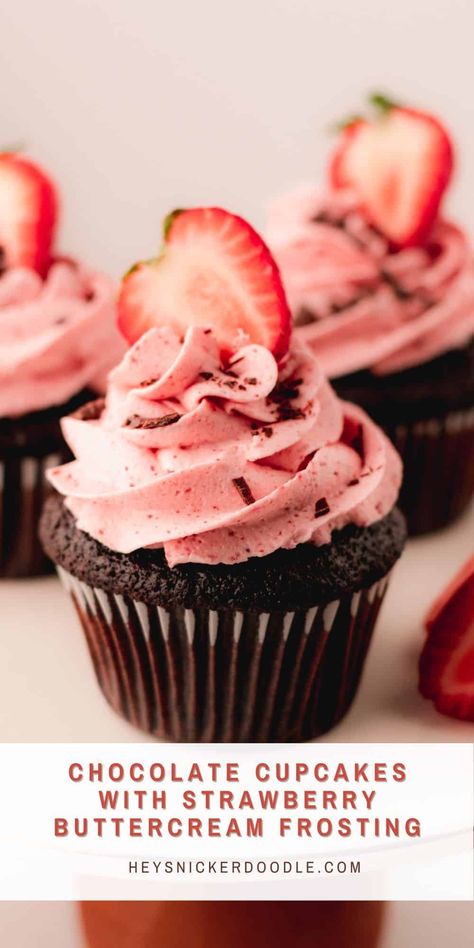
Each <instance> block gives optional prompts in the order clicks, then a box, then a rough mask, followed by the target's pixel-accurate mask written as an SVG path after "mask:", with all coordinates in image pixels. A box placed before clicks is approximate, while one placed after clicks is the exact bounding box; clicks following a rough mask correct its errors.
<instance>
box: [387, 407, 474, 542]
mask: <svg viewBox="0 0 474 948" xmlns="http://www.w3.org/2000/svg"><path fill="white" fill-rule="evenodd" d="M385 430H386V431H387V434H388V436H389V438H390V440H391V441H392V442H393V444H394V445H395V447H396V449H397V451H398V453H399V454H400V455H401V458H402V460H403V467H404V478H403V485H402V489H401V493H400V499H399V506H400V507H401V509H402V510H403V513H404V514H405V516H406V518H407V522H408V532H409V533H410V534H411V535H412V536H415V535H416V534H421V533H429V532H431V531H432V530H439V529H441V528H442V527H445V526H447V525H448V524H449V523H452V521H454V520H456V518H457V517H459V516H460V515H461V514H462V513H463V511H464V510H465V509H466V507H467V506H468V504H469V502H470V500H471V498H472V497H473V495H474V408H470V409H468V410H466V411H458V412H451V413H450V414H448V415H446V416H445V417H442V418H431V419H429V420H428V421H417V422H413V424H411V425H396V426H394V427H393V428H386V429H385Z"/></svg>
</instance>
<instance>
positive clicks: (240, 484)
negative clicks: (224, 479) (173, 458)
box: [232, 477, 255, 506]
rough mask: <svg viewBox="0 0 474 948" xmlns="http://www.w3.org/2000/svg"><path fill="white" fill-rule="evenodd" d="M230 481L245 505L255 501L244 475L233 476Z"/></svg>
mask: <svg viewBox="0 0 474 948" xmlns="http://www.w3.org/2000/svg"><path fill="white" fill-rule="evenodd" d="M232 483H233V484H234V485H235V487H236V488H237V490H238V492H239V494H240V496H241V498H242V500H243V501H244V503H245V504H247V506H250V504H254V503H255V497H254V496H253V494H252V491H251V490H250V487H249V485H248V484H247V481H246V480H245V477H235V478H234V479H233V481H232Z"/></svg>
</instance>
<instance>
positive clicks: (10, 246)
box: [0, 152, 57, 276]
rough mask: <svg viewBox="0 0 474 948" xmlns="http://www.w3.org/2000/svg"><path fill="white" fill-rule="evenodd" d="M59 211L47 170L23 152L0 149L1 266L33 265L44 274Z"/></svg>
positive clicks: (48, 261)
mask: <svg viewBox="0 0 474 948" xmlns="http://www.w3.org/2000/svg"><path fill="white" fill-rule="evenodd" d="M56 214H57V197H56V191H55V188H54V186H53V184H52V182H51V181H50V180H49V178H48V177H47V176H46V175H45V174H44V172H43V171H42V170H41V169H40V168H39V167H38V166H37V165H36V164H34V163H33V162H32V161H29V159H27V158H23V156H21V155H17V154H15V153H13V152H12V153H10V152H3V153H0V269H1V270H5V269H7V268H10V267H30V268H31V269H33V270H37V271H38V273H40V274H41V275H42V276H44V274H45V273H46V271H47V269H48V266H49V263H50V261H51V246H52V242H53V237H54V228H55V224H56Z"/></svg>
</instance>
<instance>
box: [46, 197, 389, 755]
mask: <svg viewBox="0 0 474 948" xmlns="http://www.w3.org/2000/svg"><path fill="white" fill-rule="evenodd" d="M203 247H205V253H204V252H203V249H202V248H203ZM236 248H237V249H236ZM217 277H218V278H217ZM175 281H176V282H175ZM197 287H199V288H200V293H202V296H201V297H196V296H195V295H194V293H193V292H190V289H191V288H193V289H195V288H197ZM231 292H232V294H233V296H231ZM170 298H173V299H174V301H175V305H176V306H177V311H176V316H175V317H174V318H173V319H170V318H168V317H167V318H166V324H165V325H164V324H163V323H164V320H163V317H162V315H161V314H162V313H167V314H168V313H170V312H171V310H170V307H169V299H170ZM231 303H232V304H233V305H232V307H231V305H230V304H231ZM203 310H204V312H203ZM119 312H120V321H121V325H122V328H124V329H125V330H126V331H127V333H128V335H129V338H130V341H132V340H133V338H134V337H136V336H137V335H138V331H137V327H140V329H141V330H145V332H144V335H142V336H139V337H138V339H137V341H136V342H134V343H133V345H132V347H131V349H130V350H129V351H128V353H127V354H126V355H125V357H124V359H123V361H122V362H121V364H120V365H119V366H118V367H117V368H116V369H115V370H114V371H113V372H112V373H111V375H110V377H109V386H108V390H107V394H106V399H105V404H102V403H99V404H97V403H95V404H93V405H92V406H91V407H90V410H86V412H85V413H84V412H82V413H81V414H80V415H79V417H78V416H77V415H75V416H74V415H73V416H71V417H69V418H66V419H65V420H64V422H63V431H64V435H65V439H66V441H67V443H68V445H69V447H70V448H71V451H72V453H73V454H74V456H75V460H74V461H73V462H72V463H70V464H67V465H63V466H61V467H58V468H54V469H53V470H51V471H50V472H49V478H50V480H51V482H52V484H53V486H54V487H55V488H56V491H57V496H55V497H53V498H51V499H50V500H49V502H48V503H47V505H46V508H45V512H44V515H43V518H42V524H41V537H42V541H43V544H44V547H45V550H46V552H47V554H48V555H49V556H50V557H51V558H52V559H53V560H54V562H55V563H56V565H57V566H58V569H59V573H60V576H61V578H62V579H63V581H64V583H65V586H66V588H67V589H68V590H69V592H70V593H71V596H72V599H73V602H74V605H75V607H76V610H77V612H78V615H79V618H80V620H81V623H82V626H83V629H84V632H85V634H86V637H87V641H88V645H89V648H90V652H91V657H92V660H93V662H94V666H95V670H96V674H97V678H98V682H99V685H100V686H101V688H102V690H103V692H104V694H105V696H106V698H107V699H108V701H109V702H110V703H111V704H112V706H113V707H114V708H115V709H116V710H117V711H118V712H119V713H120V714H122V715H123V716H124V717H126V718H127V719H128V720H130V721H131V722H132V723H134V724H136V725H137V726H138V727H141V728H142V729H144V730H146V731H148V732H150V733H152V734H155V735H156V736H157V737H161V738H168V739H172V740H181V741H226V740H228V741H249V740H251V741H254V740H262V741H267V740H269V741H297V740H303V739H308V738H311V737H315V736H316V735H318V734H321V733H323V732H324V731H326V730H328V728H330V727H331V726H332V725H333V724H335V723H336V721H338V720H339V719H340V718H341V717H342V715H343V714H344V713H345V711H346V710H347V708H348V707H349V705H350V703H351V701H352V698H353V696H354V694H355V692H356V689H357V685H358V682H359V679H360V675H361V671H362V667H363V663H364V659H365V656H366V653H367V649H368V646H369V643H370V638H371V634H372V631H373V628H374V624H375V621H376V618H377V614H378V612H379V609H380V605H381V602H382V600H383V596H384V593H385V590H386V586H387V581H388V577H389V574H390V571H391V569H392V567H393V565H394V563H395V562H396V560H397V559H398V557H399V555H400V553H401V551H402V548H403V545H404V540H405V527H404V521H403V518H402V516H401V515H400V514H399V513H398V511H397V510H396V509H395V508H394V505H395V503H396V499H397V494H398V489H399V484H400V480H401V464H400V460H399V458H398V456H397V454H396V452H395V450H394V449H393V447H392V445H391V443H390V442H389V440H388V439H387V438H386V436H385V435H384V434H383V432H381V431H380V430H379V429H378V428H377V427H376V425H375V424H374V423H373V422H372V421H371V420H370V419H369V418H368V417H367V415H366V414H365V413H364V412H363V411H361V409H359V408H356V407H355V406H353V405H349V404H344V403H342V402H340V401H339V399H338V398H337V396H336V395H335V393H334V392H333V390H332V389H331V387H330V386H329V384H328V383H327V382H326V380H325V378H324V376H323V374H322V372H321V370H320V368H319V365H318V363H317V361H316V359H315V358H314V356H313V355H312V353H311V351H310V350H309V349H308V348H307V347H306V346H305V345H304V344H302V343H301V342H299V341H298V340H293V342H291V344H290V345H289V313H288V309H287V307H286V302H285V298H284V295H283V293H282V290H281V283H280V280H279V275H278V271H277V270H276V268H275V266H274V264H273V261H272V259H271V257H270V255H269V253H268V251H267V249H266V248H265V245H264V244H263V243H262V242H261V241H260V238H259V237H258V236H257V234H255V232H254V231H253V230H252V229H251V228H250V227H249V226H248V225H247V224H245V222H243V221H241V219H239V218H236V217H234V216H233V215H231V214H228V213H227V212H224V211H221V210H219V209H196V210H192V211H185V212H181V214H180V216H179V217H175V218H173V219H172V221H171V224H168V228H167V230H166V248H165V251H164V254H163V255H162V256H161V257H160V258H159V259H158V260H157V261H153V262H150V263H147V264H142V265H139V266H138V267H136V268H134V269H133V270H132V271H131V274H130V275H129V276H128V277H127V278H126V280H125V282H124V285H123V289H122V293H121V297H120V301H119ZM140 316H141V317H142V318H139V317H140ZM153 322H156V324H157V325H156V327H155V328H148V326H150V325H152V324H153ZM186 325H188V327H189V328H186ZM183 332H184V338H183V335H182V333H183ZM243 333H245V337H243Z"/></svg>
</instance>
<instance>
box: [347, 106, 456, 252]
mask: <svg viewBox="0 0 474 948" xmlns="http://www.w3.org/2000/svg"><path fill="white" fill-rule="evenodd" d="M371 102H372V104H373V105H374V106H375V107H376V109H377V115H376V117H375V119H371V120H367V119H365V118H360V117H356V118H355V119H353V120H351V121H350V122H349V123H348V124H347V125H346V126H345V128H343V131H342V137H341V141H340V143H339V145H338V147H337V148H336V151H335V153H334V155H333V157H332V160H331V163H330V168H329V175H330V180H331V183H332V185H333V186H334V187H335V188H347V187H349V188H352V189H353V190H354V191H355V192H356V193H357V194H358V196H359V198H360V201H361V203H362V205H363V207H364V209H365V212H366V214H367V216H368V218H369V219H370V221H371V222H372V224H373V225H374V226H375V227H376V228H377V229H378V230H380V231H381V232H382V233H383V234H385V236H386V237H387V238H388V239H389V241H390V242H391V244H392V245H393V246H394V247H408V246H414V245H416V244H421V243H423V241H424V240H426V237H427V236H428V234H429V231H430V230H431V227H432V225H433V222H434V220H435V218H436V215H437V213H438V210H439V206H440V203H441V198H442V197H443V194H444V192H445V190H446V187H447V185H448V182H449V180H450V178H451V174H452V170H453V147H452V144H451V140H450V138H449V135H448V133H447V132H446V130H445V129H444V128H443V126H442V125H441V123H440V122H439V121H438V119H437V118H435V117H434V116H433V115H429V114H428V113H427V112H421V111H418V110H416V109H410V108H404V107H402V106H399V105H395V104H394V103H393V102H391V101H390V100H389V99H386V98H385V97H384V96H382V95H378V94H376V95H374V96H372V98H371Z"/></svg>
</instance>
